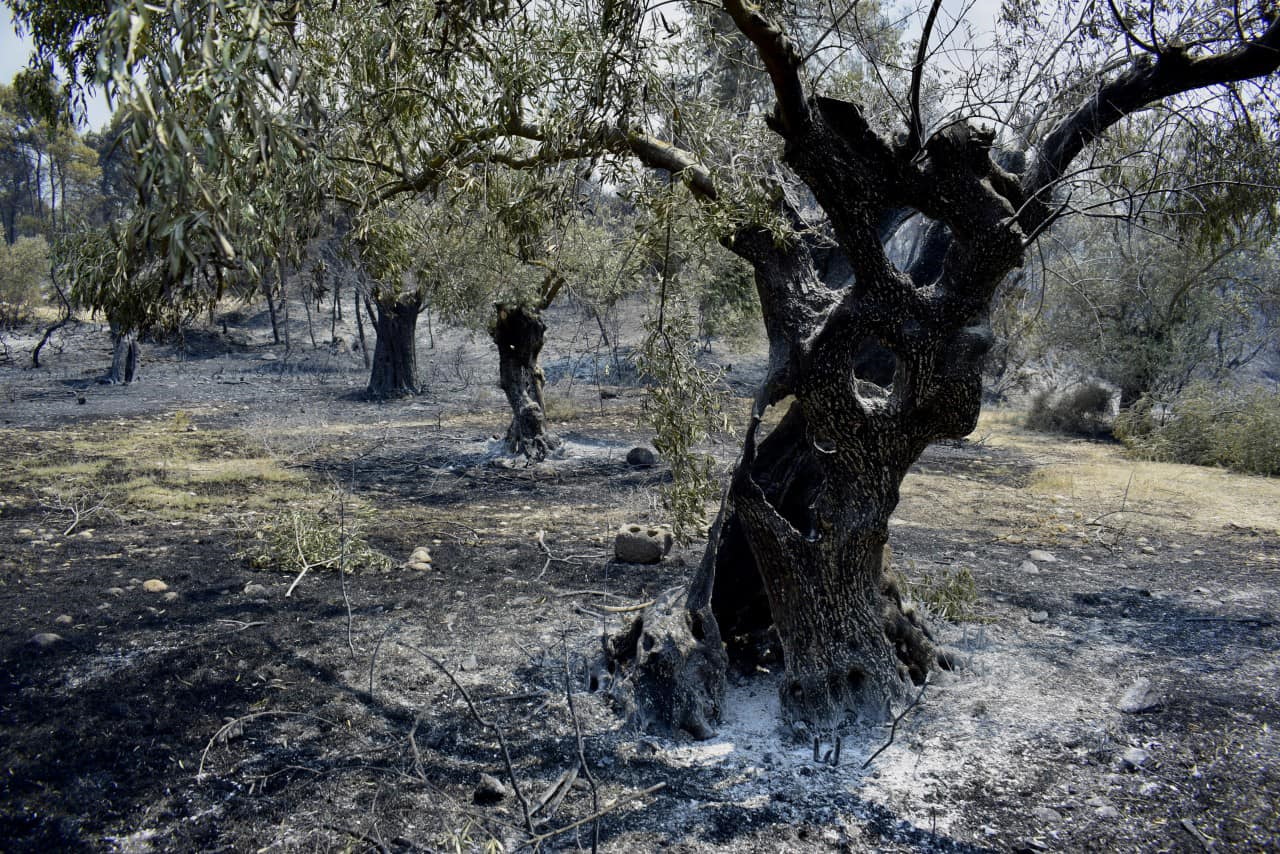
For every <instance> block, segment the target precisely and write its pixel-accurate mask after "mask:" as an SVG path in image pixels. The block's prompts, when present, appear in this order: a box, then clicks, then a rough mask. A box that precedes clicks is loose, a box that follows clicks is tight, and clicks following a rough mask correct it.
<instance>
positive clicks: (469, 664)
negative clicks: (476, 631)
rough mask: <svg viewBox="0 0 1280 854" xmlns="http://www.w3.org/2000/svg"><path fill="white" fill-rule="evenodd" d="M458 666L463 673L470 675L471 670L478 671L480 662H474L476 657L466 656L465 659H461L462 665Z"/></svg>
mask: <svg viewBox="0 0 1280 854" xmlns="http://www.w3.org/2000/svg"><path fill="white" fill-rule="evenodd" d="M458 666H459V667H460V668H462V669H463V670H464V671H466V672H467V673H470V672H471V671H473V670H479V669H480V662H479V661H478V660H476V657H475V656H474V655H468V656H467V657H466V658H464V659H462V663H461V664H459V665H458Z"/></svg>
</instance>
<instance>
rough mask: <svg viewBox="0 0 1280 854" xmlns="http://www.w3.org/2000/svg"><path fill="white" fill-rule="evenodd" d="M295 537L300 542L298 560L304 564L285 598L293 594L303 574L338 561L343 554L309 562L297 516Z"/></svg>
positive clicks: (295, 540)
mask: <svg viewBox="0 0 1280 854" xmlns="http://www.w3.org/2000/svg"><path fill="white" fill-rule="evenodd" d="M293 539H294V542H296V543H297V544H298V561H299V562H301V564H302V572H299V573H298V577H297V578H295V579H293V583H292V584H290V585H289V589H288V590H286V591H285V592H284V598H286V599H288V598H289V597H290V596H292V595H293V588H295V587H297V586H298V584H299V583H300V582H301V581H302V578H303V576H305V575H306V574H307V573H308V572H310V571H311V570H313V569H318V568H320V567H322V566H328V565H329V564H332V563H337V562H338V560H339V558H341V557H342V556H341V555H334V556H333V557H331V558H326V559H325V560H321V561H316V562H315V563H307V556H306V554H305V553H304V552H303V550H302V531H301V530H300V529H299V527H298V520H297V519H296V518H295V519H294V522H293Z"/></svg>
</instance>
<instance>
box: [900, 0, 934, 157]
mask: <svg viewBox="0 0 1280 854" xmlns="http://www.w3.org/2000/svg"><path fill="white" fill-rule="evenodd" d="M941 8H942V0H933V5H931V6H930V7H929V15H928V17H927V18H925V21H924V31H923V32H922V33H920V46H919V47H918V48H917V50H916V61H915V64H914V65H912V66H911V128H910V131H909V132H910V139H909V141H908V145H910V147H911V148H919V147H920V140H922V139H924V120H923V119H922V118H921V117H920V81H921V80H922V79H923V78H924V63H925V60H926V58H927V57H928V54H929V38H930V37H931V36H932V35H933V24H934V21H936V20H937V19H938V10H939V9H941Z"/></svg>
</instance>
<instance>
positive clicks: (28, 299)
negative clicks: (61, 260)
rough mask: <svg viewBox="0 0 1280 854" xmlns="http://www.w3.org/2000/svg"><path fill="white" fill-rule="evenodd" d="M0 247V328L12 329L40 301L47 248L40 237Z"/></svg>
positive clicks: (46, 269) (28, 238) (47, 273)
mask: <svg viewBox="0 0 1280 854" xmlns="http://www.w3.org/2000/svg"><path fill="white" fill-rule="evenodd" d="M0 246H3V248H0V326H13V325H14V324H16V323H19V322H21V321H22V320H23V319H24V318H25V317H26V316H27V315H28V314H29V313H30V311H31V309H32V308H34V307H35V306H36V305H38V304H39V303H40V301H41V300H42V299H43V291H44V286H45V283H46V282H47V281H48V278H49V244H48V243H46V242H45V239H44V238H43V237H19V238H18V240H17V242H16V243H14V244H13V245H12V246H4V245H3V244H2V243H0Z"/></svg>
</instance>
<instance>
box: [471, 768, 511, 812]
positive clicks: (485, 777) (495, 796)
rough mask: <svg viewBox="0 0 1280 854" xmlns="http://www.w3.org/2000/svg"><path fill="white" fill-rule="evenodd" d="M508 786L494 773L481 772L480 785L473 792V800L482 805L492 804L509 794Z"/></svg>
mask: <svg viewBox="0 0 1280 854" xmlns="http://www.w3.org/2000/svg"><path fill="white" fill-rule="evenodd" d="M507 794H508V792H507V787H506V786H504V785H503V784H502V781H501V780H499V779H498V778H497V777H495V776H493V775H492V774H481V775H480V785H478V786H476V790H475V791H474V792H473V793H472V794H471V800H472V801H473V802H475V803H477V804H479V805H480V806H492V805H493V804H496V803H498V802H500V801H501V800H502V799H503V798H505V797H506V796H507Z"/></svg>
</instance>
